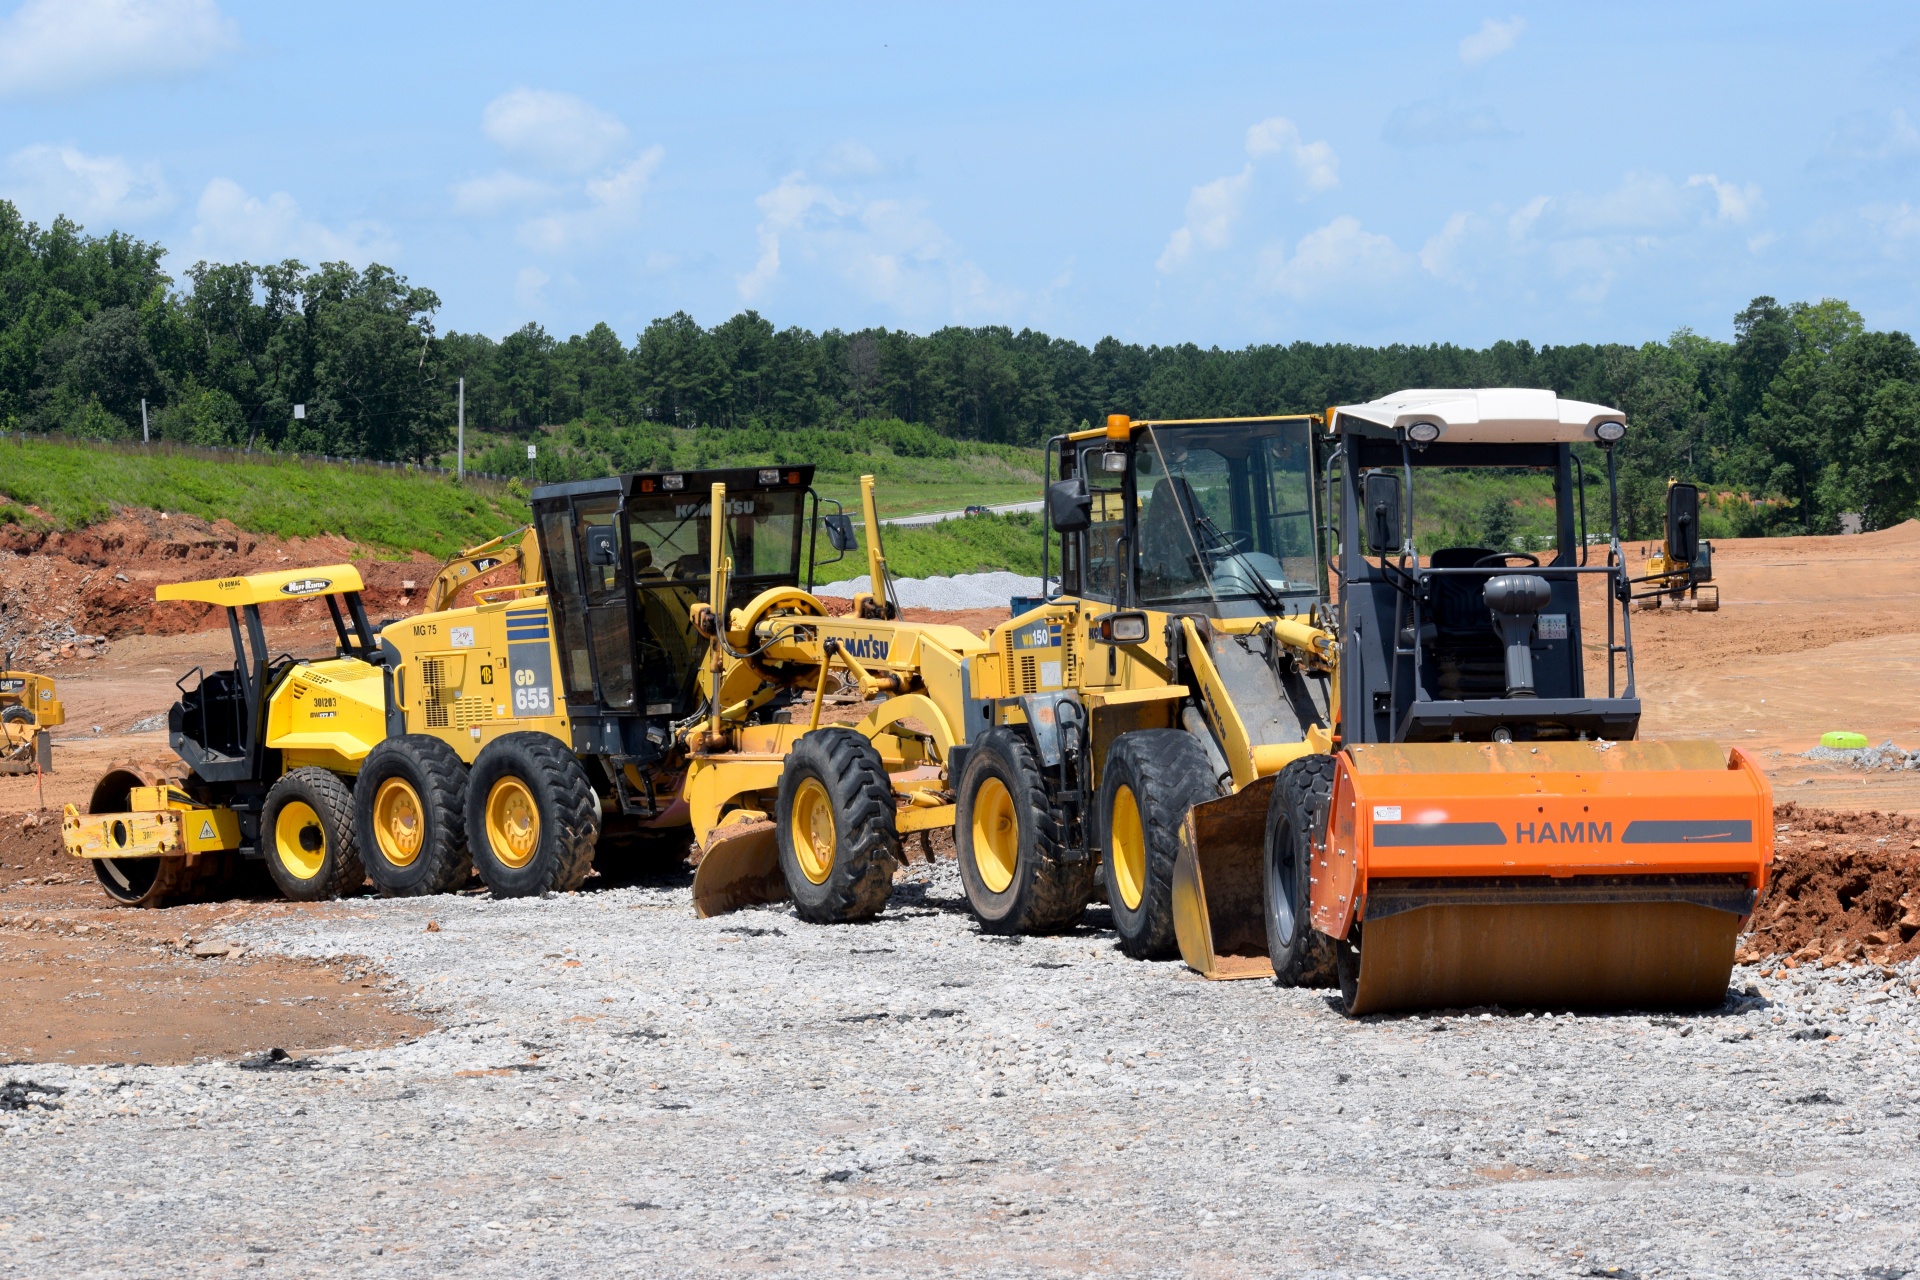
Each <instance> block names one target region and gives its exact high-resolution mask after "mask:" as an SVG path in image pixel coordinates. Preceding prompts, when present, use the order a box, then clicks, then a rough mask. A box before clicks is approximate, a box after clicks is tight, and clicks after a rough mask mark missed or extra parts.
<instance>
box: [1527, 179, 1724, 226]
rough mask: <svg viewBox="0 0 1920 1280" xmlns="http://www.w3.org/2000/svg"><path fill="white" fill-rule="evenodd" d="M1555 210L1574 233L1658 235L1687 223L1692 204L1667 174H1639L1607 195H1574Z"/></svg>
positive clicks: (1566, 198) (1623, 182) (1567, 197)
mask: <svg viewBox="0 0 1920 1280" xmlns="http://www.w3.org/2000/svg"><path fill="white" fill-rule="evenodd" d="M1554 206H1555V208H1556V209H1557V211H1558V212H1559V215H1560V221H1561V223H1562V225H1563V226H1565V227H1566V228H1568V229H1570V230H1574V231H1582V232H1588V231H1601V232H1623V231H1658V230H1662V229H1665V228H1670V227H1673V226H1675V225H1677V224H1679V223H1681V222H1684V221H1685V220H1686V219H1687V218H1688V216H1689V214H1690V213H1691V212H1692V209H1693V202H1692V201H1691V200H1690V199H1689V198H1688V196H1687V193H1686V190H1685V189H1684V188H1682V187H1679V186H1676V185H1674V182H1673V180H1672V179H1671V178H1668V177H1667V176H1666V175H1665V174H1659V173H1645V172H1641V171H1637V170H1636V171H1633V172H1629V173H1628V174H1626V176H1624V177H1623V178H1621V179H1620V185H1619V186H1617V187H1615V188H1614V189H1613V190H1612V191H1609V192H1606V193H1605V194H1604V195H1598V196H1590V195H1586V194H1584V193H1575V194H1572V195H1568V196H1565V197H1562V198H1560V199H1557V200H1555V201H1554Z"/></svg>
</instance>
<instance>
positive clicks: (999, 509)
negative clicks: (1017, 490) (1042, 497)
mask: <svg viewBox="0 0 1920 1280" xmlns="http://www.w3.org/2000/svg"><path fill="white" fill-rule="evenodd" d="M1045 505H1046V503H1044V502H1003V503H1001V504H1000V505H999V506H996V507H988V508H987V510H989V511H991V512H993V513H994V514H995V515H1003V516H1004V515H1012V514H1013V513H1014V512H1016V511H1038V510H1040V508H1042V507H1044V506H1045ZM966 514H967V513H966V512H965V511H964V510H962V511H929V512H926V513H924V514H922V515H917V516H896V517H894V518H893V519H891V520H882V521H881V522H880V523H881V524H894V525H918V524H939V523H940V522H941V521H942V520H958V519H960V518H961V517H962V516H964V515H966Z"/></svg>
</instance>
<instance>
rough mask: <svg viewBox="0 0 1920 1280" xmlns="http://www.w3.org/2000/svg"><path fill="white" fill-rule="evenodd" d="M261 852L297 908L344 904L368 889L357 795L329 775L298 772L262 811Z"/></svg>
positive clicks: (283, 781)
mask: <svg viewBox="0 0 1920 1280" xmlns="http://www.w3.org/2000/svg"><path fill="white" fill-rule="evenodd" d="M260 850H261V852H262V853H263V854H264V855H265V856H266V861H267V872H268V874H270V875H272V876H273V882H274V884H275V885H277V886H279V889H280V892H281V893H283V894H285V895H286V896H287V897H288V898H290V899H292V900H293V901H295V902H324V901H326V900H327V899H328V898H344V897H346V896H347V895H348V894H350V893H352V892H354V891H355V890H356V889H358V888H359V887H360V886H361V885H363V884H365V883H366V880H367V872H366V868H364V867H363V866H361V864H360V844H359V841H358V840H357V839H356V838H355V836H354V831H353V792H352V791H350V790H348V789H347V784H346V783H344V782H342V781H340V779H339V778H337V777H335V776H334V775H333V774H331V773H328V772H327V771H326V770H325V769H314V768H307V769H295V770H294V771H293V772H292V773H289V774H287V775H286V776H284V777H282V778H281V779H280V781H278V782H276V783H274V784H273V789H272V790H270V791H268V792H267V803H266V804H265V805H264V806H262V808H261V810H260Z"/></svg>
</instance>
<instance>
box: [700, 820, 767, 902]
mask: <svg viewBox="0 0 1920 1280" xmlns="http://www.w3.org/2000/svg"><path fill="white" fill-rule="evenodd" d="M789 896H791V895H789V894H788V892H787V881H786V878H785V877H784V876H782V875H781V874H780V844H779V839H778V837H777V836H776V835H775V834H774V825H773V823H772V822H770V821H767V820H766V819H759V820H757V821H741V822H728V823H723V824H721V825H720V826H717V827H715V828H714V829H713V830H712V831H711V832H709V833H708V835H707V843H706V848H705V851H704V852H703V853H702V854H701V855H700V862H699V865H698V866H696V867H695V868H694V872H693V909H694V911H695V912H696V913H697V914H698V915H699V916H700V918H701V919H703V920H704V919H706V918H707V917H708V916H719V915H725V914H726V913H727V912H729V911H738V910H740V909H741V908H742V907H751V906H757V905H759V904H761V903H767V902H785V901H786V900H787V898H788V897H789Z"/></svg>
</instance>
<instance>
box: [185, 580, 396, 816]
mask: <svg viewBox="0 0 1920 1280" xmlns="http://www.w3.org/2000/svg"><path fill="white" fill-rule="evenodd" d="M364 589H365V585H364V583H362V581H361V579H360V571H359V570H358V569H355V568H354V567H353V566H352V565H349V564H336V565H326V566H323V567H321V568H318V569H293V570H286V571H282V572H278V573H260V574H253V575H250V576H248V577H240V578H217V579H212V580H208V581H202V582H180V583H172V584H169V585H167V586H162V587H159V588H157V589H156V590H155V592H154V597H155V599H158V600H191V601H196V602H198V603H201V604H211V605H216V606H219V607H221V608H224V609H225V610H226V614H227V632H228V635H229V636H230V637H231V638H232V641H233V666H232V667H230V668H227V669H225V670H214V671H205V670H203V669H201V668H199V667H195V668H194V669H193V670H192V671H189V672H188V673H187V674H186V675H184V676H182V677H181V678H180V680H179V681H178V682H177V683H178V687H179V689H180V700H179V701H178V702H176V703H174V704H173V707H172V709H171V710H170V711H169V712H168V713H167V730H168V738H169V739H170V741H171V744H172V747H173V750H174V752H175V753H176V754H177V755H178V756H179V757H180V759H181V760H183V761H184V762H185V763H186V764H187V765H188V767H190V768H191V769H192V770H193V771H194V773H196V774H198V775H199V776H200V777H201V778H204V779H206V780H207V781H208V782H217V783H257V784H262V785H264V784H265V783H266V782H268V781H271V780H272V779H273V778H275V777H278V776H279V774H280V772H281V769H280V761H279V760H278V759H277V756H278V754H279V753H278V752H276V751H274V750H272V749H270V748H269V747H268V746H267V745H266V740H267V733H266V724H267V714H268V707H269V704H270V703H271V701H272V698H273V694H274V691H275V690H276V689H278V688H279V687H280V684H281V682H282V681H283V680H284V679H285V678H286V676H287V673H288V672H289V671H291V670H292V669H293V668H294V667H295V666H296V665H298V664H299V660H298V659H295V658H294V657H293V656H292V655H291V654H287V653H281V654H279V655H277V656H276V655H273V654H272V651H271V650H270V649H269V648H268V646H267V632H266V626H265V624H264V623H263V622H262V621H261V616H260V610H261V607H262V606H263V605H271V604H287V603H293V602H297V601H302V600H316V599H319V600H324V601H325V602H326V607H327V613H328V617H329V618H330V619H331V620H332V623H333V633H334V656H335V657H337V658H351V659H358V660H360V661H364V662H370V663H376V664H378V663H380V662H382V661H383V659H382V657H381V655H380V651H379V647H378V642H377V640H376V639H375V638H374V634H373V628H372V626H371V625H370V624H369V623H368V621H367V611H366V606H365V604H364V603H363V602H362V600H361V597H360V593H361V592H362V591H363V590H364ZM190 684H191V687H189V685H190Z"/></svg>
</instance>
